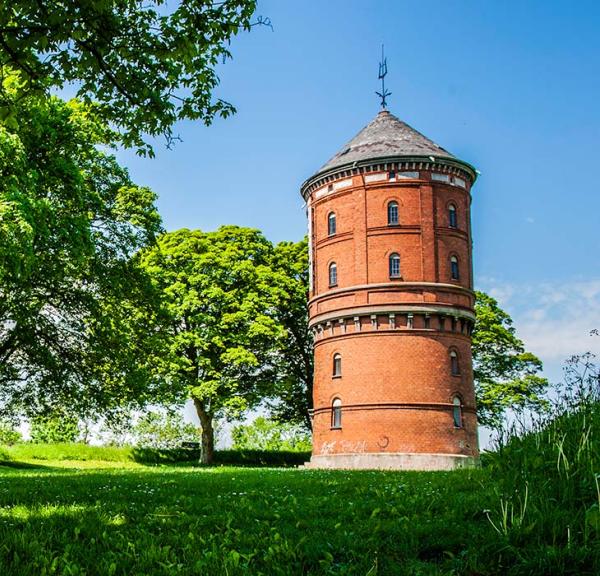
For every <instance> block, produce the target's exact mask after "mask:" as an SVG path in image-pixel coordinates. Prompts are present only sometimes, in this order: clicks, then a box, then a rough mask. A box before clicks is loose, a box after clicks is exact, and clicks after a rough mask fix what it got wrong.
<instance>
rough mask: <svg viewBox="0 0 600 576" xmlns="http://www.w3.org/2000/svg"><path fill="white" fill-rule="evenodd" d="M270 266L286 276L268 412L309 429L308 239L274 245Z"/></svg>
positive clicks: (282, 420) (311, 364) (310, 402)
mask: <svg viewBox="0 0 600 576" xmlns="http://www.w3.org/2000/svg"><path fill="white" fill-rule="evenodd" d="M273 266H274V268H276V269H277V270H278V271H280V272H281V273H282V274H283V275H284V276H285V277H286V278H287V283H286V290H285V293H284V298H282V299H281V301H280V303H279V305H278V309H277V310H278V315H277V319H278V321H279V322H280V323H281V325H282V327H283V328H284V330H285V336H284V337H283V338H282V339H281V340H280V341H279V342H278V347H277V355H276V356H275V361H274V363H273V368H274V369H273V375H272V378H271V380H272V382H273V384H274V392H273V397H274V399H273V400H271V402H270V403H269V408H270V411H271V414H272V415H273V416H274V417H275V418H276V419H278V420H279V421H281V422H293V423H296V424H299V425H301V426H303V427H304V428H305V429H306V430H310V429H311V419H310V410H311V409H312V407H313V399H312V384H313V370H314V366H313V339H312V336H311V334H310V332H309V331H308V240H307V238H304V240H302V241H301V242H281V243H279V244H277V246H276V247H275V254H274V260H273Z"/></svg>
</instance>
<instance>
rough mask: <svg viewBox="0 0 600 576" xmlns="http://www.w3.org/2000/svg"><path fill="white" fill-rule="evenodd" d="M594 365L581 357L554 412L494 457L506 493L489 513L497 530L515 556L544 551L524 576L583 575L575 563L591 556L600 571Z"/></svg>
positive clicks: (570, 365) (599, 440)
mask: <svg viewBox="0 0 600 576" xmlns="http://www.w3.org/2000/svg"><path fill="white" fill-rule="evenodd" d="M594 359H595V356H594V355H593V354H590V353H587V354H583V355H578V356H573V357H572V358H571V359H570V360H569V361H568V362H567V365H566V367H565V379H564V382H563V383H562V384H561V385H559V386H558V387H557V394H556V395H555V396H554V399H553V400H552V406H551V409H549V410H548V411H547V412H546V413H544V414H542V415H540V416H538V417H537V419H535V420H534V421H533V422H531V423H530V424H528V425H527V426H526V428H525V429H524V430H518V429H517V428H516V427H513V429H512V430H511V431H510V432H509V435H508V438H505V439H503V442H501V443H500V447H499V450H498V451H497V452H496V453H495V454H490V455H489V456H488V459H487V460H488V466H489V468H490V469H491V471H492V473H493V474H494V476H495V477H497V479H498V480H497V483H498V493H499V496H498V500H499V502H497V503H496V505H495V506H493V507H492V509H491V510H488V511H487V512H486V513H487V516H488V519H489V521H490V524H491V525H492V526H493V528H494V530H495V531H496V532H497V533H498V538H499V539H500V540H501V541H502V542H504V545H505V546H506V550H507V553H508V554H511V555H516V554H518V553H519V550H521V549H522V548H523V547H524V546H528V547H531V548H532V549H534V550H535V549H537V550H538V554H537V555H533V554H532V555H531V557H529V558H527V557H525V558H524V559H523V564H524V566H523V567H522V572H523V573H526V572H529V573H532V574H547V573H550V572H553V573H556V574H560V573H569V572H573V573H577V570H578V568H577V566H572V565H571V562H575V563H577V562H582V559H585V558H589V559H590V560H591V559H593V558H595V562H596V569H597V570H598V569H599V568H600V474H599V473H598V471H599V470H600V369H599V367H598V366H596V365H595V364H594ZM550 543H552V544H551V545H552V548H550V549H548V546H549V545H550ZM544 545H545V546H546V550H544ZM569 550H573V551H577V552H576V554H569V552H568V551H569ZM580 569H581V573H586V572H585V568H584V567H583V566H581V567H580ZM590 573H591V572H590Z"/></svg>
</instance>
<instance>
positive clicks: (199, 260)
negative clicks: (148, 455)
mask: <svg viewBox="0 0 600 576" xmlns="http://www.w3.org/2000/svg"><path fill="white" fill-rule="evenodd" d="M272 260H273V247H272V245H271V243H270V242H269V241H268V240H266V239H265V238H264V236H263V235H262V234H261V233H260V232H259V231H257V230H252V229H248V228H240V227H237V226H223V227H221V228H219V229H218V230H217V231H215V232H201V231H199V230H196V231H190V230H185V229H184V230H179V231H176V232H171V233H167V234H164V235H163V236H161V237H160V238H159V239H158V241H157V245H156V246H155V247H152V248H150V249H148V250H146V251H145V252H143V253H142V255H141V259H140V263H141V266H142V268H143V269H144V271H145V272H146V273H147V274H148V275H149V277H150V278H151V279H152V283H153V285H154V287H155V288H156V290H157V292H158V293H159V295H160V296H159V298H160V302H161V305H162V306H163V308H164V310H165V313H166V316H167V321H166V323H165V324H164V325H163V328H162V330H161V339H160V348H159V349H157V350H156V352H155V357H154V358H153V359H152V360H151V361H150V362H149V364H151V365H152V366H153V370H154V373H155V374H156V375H157V377H159V378H163V379H165V381H166V382H168V384H169V386H170V388H171V389H172V390H173V391H176V392H179V393H180V394H183V395H188V396H189V397H190V398H191V399H192V400H193V402H194V406H195V408H196V411H197V413H198V417H199V418H200V422H201V425H202V447H203V450H202V457H203V461H205V462H210V461H211V460H212V453H213V449H214V439H213V419H214V418H215V417H216V416H219V415H224V414H225V415H237V414H240V413H241V411H243V410H245V409H246V408H248V407H250V406H253V405H255V404H257V403H258V402H260V400H261V399H262V397H263V395H264V394H265V389H264V388H262V385H263V384H265V386H266V384H267V380H268V376H269V375H271V373H272V371H271V367H272V361H273V360H272V359H273V346H274V342H277V341H278V340H279V339H280V338H281V337H282V334H283V329H282V327H281V324H280V323H279V322H278V319H277V304H278V302H279V301H280V300H281V298H282V294H283V292H284V287H285V281H286V279H285V278H284V277H283V276H281V275H278V273H277V272H276V271H275V270H274V269H273V268H272V266H271V264H272Z"/></svg>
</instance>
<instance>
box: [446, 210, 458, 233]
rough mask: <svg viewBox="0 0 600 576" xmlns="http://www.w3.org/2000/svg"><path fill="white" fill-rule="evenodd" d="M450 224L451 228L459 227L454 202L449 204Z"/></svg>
mask: <svg viewBox="0 0 600 576" xmlns="http://www.w3.org/2000/svg"><path fill="white" fill-rule="evenodd" d="M448 225H449V226H450V228H458V220H457V218H456V206H455V205H454V204H449V205H448Z"/></svg>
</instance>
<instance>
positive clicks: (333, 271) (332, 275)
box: [329, 262, 337, 287]
mask: <svg viewBox="0 0 600 576" xmlns="http://www.w3.org/2000/svg"><path fill="white" fill-rule="evenodd" d="M329 286H330V287H332V286H337V264H336V263H335V262H332V263H331V264H330V265H329Z"/></svg>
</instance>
